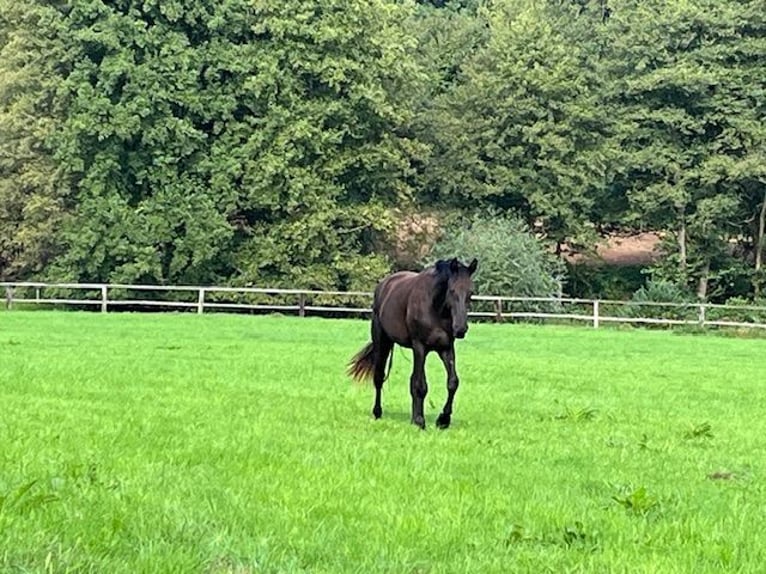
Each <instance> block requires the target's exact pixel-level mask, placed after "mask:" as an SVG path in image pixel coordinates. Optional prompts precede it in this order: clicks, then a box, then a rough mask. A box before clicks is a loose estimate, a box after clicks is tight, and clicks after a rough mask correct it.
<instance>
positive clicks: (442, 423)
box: [436, 345, 460, 429]
mask: <svg viewBox="0 0 766 574" xmlns="http://www.w3.org/2000/svg"><path fill="white" fill-rule="evenodd" d="M439 358H440V359H441V360H442V363H444V368H445V369H446V370H447V402H446V403H444V409H442V412H441V414H440V415H439V417H438V418H437V419H436V426H438V427H439V428H442V429H446V428H447V427H448V426H449V425H450V422H451V419H452V401H453V400H455V393H456V392H457V387H458V385H459V384H460V379H458V376H457V371H456V370H455V347H453V346H452V345H450V347H449V348H448V349H444V350H442V351H439Z"/></svg>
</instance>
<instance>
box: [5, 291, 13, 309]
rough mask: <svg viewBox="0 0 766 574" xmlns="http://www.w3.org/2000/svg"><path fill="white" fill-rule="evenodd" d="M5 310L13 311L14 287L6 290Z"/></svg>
mask: <svg viewBox="0 0 766 574" xmlns="http://www.w3.org/2000/svg"><path fill="white" fill-rule="evenodd" d="M5 308H6V309H8V310H9V311H10V310H11V309H13V287H6V288H5Z"/></svg>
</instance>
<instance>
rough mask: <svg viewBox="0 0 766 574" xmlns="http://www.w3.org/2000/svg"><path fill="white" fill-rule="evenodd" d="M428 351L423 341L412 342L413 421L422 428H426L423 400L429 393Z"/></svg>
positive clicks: (411, 383) (411, 385)
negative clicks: (427, 379) (427, 381)
mask: <svg viewBox="0 0 766 574" xmlns="http://www.w3.org/2000/svg"><path fill="white" fill-rule="evenodd" d="M427 354H428V351H426V349H425V347H424V346H423V344H422V343H419V342H417V341H413V343H412V375H411V376H410V395H411V396H412V423H413V424H416V425H417V426H419V427H420V428H422V429H424V428H426V419H425V416H424V414H423V402H424V401H425V398H426V395H427V394H428V384H427V383H426V368H425V367H426V355H427Z"/></svg>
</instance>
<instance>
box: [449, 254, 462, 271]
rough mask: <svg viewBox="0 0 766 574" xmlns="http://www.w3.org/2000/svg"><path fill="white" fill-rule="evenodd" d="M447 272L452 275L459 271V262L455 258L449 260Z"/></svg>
mask: <svg viewBox="0 0 766 574" xmlns="http://www.w3.org/2000/svg"><path fill="white" fill-rule="evenodd" d="M449 270H450V271H452V273H457V272H458V271H460V262H459V261H458V260H457V257H455V258H454V259H452V260H450V262H449Z"/></svg>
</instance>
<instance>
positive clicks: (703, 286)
mask: <svg viewBox="0 0 766 574" xmlns="http://www.w3.org/2000/svg"><path fill="white" fill-rule="evenodd" d="M709 276H710V259H707V260H705V266H704V267H703V268H702V271H700V278H699V282H698V283H697V299H699V300H700V301H704V300H705V299H706V298H707V285H708V278H709Z"/></svg>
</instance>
